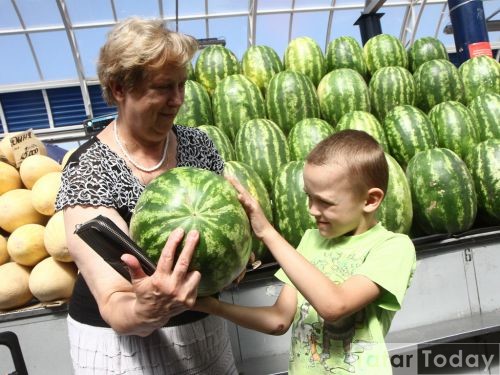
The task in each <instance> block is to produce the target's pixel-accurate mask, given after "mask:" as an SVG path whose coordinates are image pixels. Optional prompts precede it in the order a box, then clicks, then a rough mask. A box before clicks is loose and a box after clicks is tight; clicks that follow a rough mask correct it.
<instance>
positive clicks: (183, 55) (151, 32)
mask: <svg viewBox="0 0 500 375" xmlns="http://www.w3.org/2000/svg"><path fill="white" fill-rule="evenodd" d="M197 50H198V42H197V40H196V39H195V38H193V37H191V36H188V35H184V34H181V33H178V32H173V31H170V30H169V29H168V28H166V27H165V25H164V22H163V21H162V20H157V19H141V18H138V17H131V18H128V19H126V20H124V21H122V22H120V23H118V24H116V25H115V26H114V27H113V29H111V31H110V32H109V33H108V36H107V40H106V43H105V44H104V45H103V46H102V47H101V50H100V53H99V59H98V62H97V75H98V77H99V81H100V83H101V86H102V94H103V97H104V100H105V101H106V102H107V103H108V104H110V105H115V104H116V101H115V98H114V97H113V95H112V93H111V85H112V83H113V82H119V83H120V84H122V85H123V86H124V87H125V88H126V90H132V89H133V88H135V87H137V86H138V85H139V84H140V83H141V82H142V81H143V80H145V79H147V77H148V74H149V73H152V72H154V71H155V70H157V69H159V68H162V67H164V66H165V65H166V64H169V65H172V66H176V67H181V66H187V64H188V63H190V61H191V59H192V58H193V56H194V54H195V53H196V51H197Z"/></svg>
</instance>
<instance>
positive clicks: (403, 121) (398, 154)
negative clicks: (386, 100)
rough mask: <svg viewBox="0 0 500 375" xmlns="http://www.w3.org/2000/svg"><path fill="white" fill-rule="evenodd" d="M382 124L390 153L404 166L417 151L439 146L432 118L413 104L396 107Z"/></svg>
mask: <svg viewBox="0 0 500 375" xmlns="http://www.w3.org/2000/svg"><path fill="white" fill-rule="evenodd" d="M382 126H383V127H384V130H385V134H386V136H387V141H388V143H389V148H390V154H391V155H392V156H393V157H394V158H395V159H396V160H397V161H398V163H399V164H400V165H401V166H402V167H403V168H405V167H406V165H407V164H408V162H409V161H410V159H411V158H412V157H413V156H414V155H415V154H416V153H417V152H419V151H424V150H427V149H430V148H434V147H437V136H436V133H435V131H434V128H433V125H432V122H431V120H429V118H428V117H427V115H426V114H425V113H423V112H422V111H421V110H419V109H418V108H415V107H413V106H411V105H401V106H397V107H394V108H393V109H392V110H391V111H390V112H389V113H388V114H387V116H386V117H385V120H384V121H383V125H382Z"/></svg>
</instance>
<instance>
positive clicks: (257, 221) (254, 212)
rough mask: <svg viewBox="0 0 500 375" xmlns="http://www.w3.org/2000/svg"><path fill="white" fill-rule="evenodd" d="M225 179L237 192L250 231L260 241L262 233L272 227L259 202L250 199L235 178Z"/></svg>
mask: <svg viewBox="0 0 500 375" xmlns="http://www.w3.org/2000/svg"><path fill="white" fill-rule="evenodd" d="M226 179H227V180H228V181H229V182H230V183H231V184H232V185H233V186H234V188H235V189H236V190H237V191H238V199H239V201H240V203H241V205H242V206H243V208H244V209H245V211H246V213H247V216H248V219H249V220H250V224H251V225H252V229H253V231H254V233H255V235H256V236H257V238H258V239H262V237H263V235H264V232H265V231H266V230H267V229H269V228H270V227H272V225H271V223H269V220H267V218H266V215H264V211H262V208H261V207H260V205H259V202H257V199H255V198H254V197H252V195H251V194H250V193H249V192H248V191H247V190H246V189H245V188H244V187H243V185H241V184H240V182H239V181H238V180H237V179H236V178H234V177H233V176H227V177H226Z"/></svg>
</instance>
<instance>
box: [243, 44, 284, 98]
mask: <svg viewBox="0 0 500 375" xmlns="http://www.w3.org/2000/svg"><path fill="white" fill-rule="evenodd" d="M241 69H242V71H243V74H244V75H245V76H246V77H248V79H249V80H250V81H252V82H253V83H255V84H256V85H257V87H258V88H259V89H260V91H261V93H262V95H263V96H264V97H265V96H266V90H267V85H268V84H269V81H270V80H271V78H272V77H273V76H274V75H275V74H276V73H279V72H281V71H282V70H283V63H282V62H281V59H280V57H279V56H278V54H277V53H276V51H275V50H274V49H272V48H271V47H269V46H250V47H249V48H248V49H247V50H246V51H245V53H244V54H243V57H242V59H241Z"/></svg>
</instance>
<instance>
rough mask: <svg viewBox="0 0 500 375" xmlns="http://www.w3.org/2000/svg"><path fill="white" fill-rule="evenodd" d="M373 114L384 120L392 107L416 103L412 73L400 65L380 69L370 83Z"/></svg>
mask: <svg viewBox="0 0 500 375" xmlns="http://www.w3.org/2000/svg"><path fill="white" fill-rule="evenodd" d="M368 90H369V93H370V103H371V108H372V112H373V114H374V115H375V116H376V117H377V118H378V119H379V120H380V121H383V119H384V118H385V116H386V115H387V112H389V111H390V110H391V109H392V108H394V107H396V106H398V105H403V104H409V105H414V104H415V83H414V81H413V76H412V75H411V73H410V72H409V71H408V70H406V69H405V68H402V67H400V66H387V67H383V68H380V69H378V70H377V71H376V72H375V74H374V75H373V76H372V78H371V80H370V83H369V85H368Z"/></svg>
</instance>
